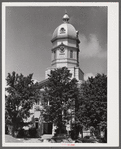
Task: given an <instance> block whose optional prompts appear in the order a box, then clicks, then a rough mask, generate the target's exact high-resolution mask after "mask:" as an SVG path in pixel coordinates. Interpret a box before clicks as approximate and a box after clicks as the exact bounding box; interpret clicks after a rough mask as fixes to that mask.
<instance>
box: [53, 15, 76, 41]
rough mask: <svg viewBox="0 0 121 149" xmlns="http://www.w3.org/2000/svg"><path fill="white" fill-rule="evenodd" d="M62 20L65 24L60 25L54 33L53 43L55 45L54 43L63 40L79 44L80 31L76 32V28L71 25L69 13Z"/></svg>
mask: <svg viewBox="0 0 121 149" xmlns="http://www.w3.org/2000/svg"><path fill="white" fill-rule="evenodd" d="M62 20H63V23H62V24H61V25H59V26H58V27H57V28H56V29H55V31H54V32H53V35H52V40H51V42H52V43H53V42H54V41H56V40H58V39H62V38H63V39H65V38H68V39H73V40H77V41H78V42H79V39H78V31H76V29H75V27H74V26H73V25H71V24H70V23H69V16H68V14H67V13H65V15H64V16H63V18H62Z"/></svg>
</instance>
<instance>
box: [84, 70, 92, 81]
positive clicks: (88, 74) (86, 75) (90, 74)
mask: <svg viewBox="0 0 121 149" xmlns="http://www.w3.org/2000/svg"><path fill="white" fill-rule="evenodd" d="M88 77H89V78H90V77H94V75H93V73H91V72H90V73H86V74H84V80H85V81H86V80H87V79H88Z"/></svg>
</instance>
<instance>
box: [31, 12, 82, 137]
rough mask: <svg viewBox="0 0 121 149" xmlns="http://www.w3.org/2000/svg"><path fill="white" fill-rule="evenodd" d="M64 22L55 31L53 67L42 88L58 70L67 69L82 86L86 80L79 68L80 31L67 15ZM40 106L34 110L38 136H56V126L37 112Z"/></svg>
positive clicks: (47, 70)
mask: <svg viewBox="0 0 121 149" xmlns="http://www.w3.org/2000/svg"><path fill="white" fill-rule="evenodd" d="M62 20H63V23H62V24H61V25H59V26H58V27H57V28H56V29H55V30H54V32H53V35H52V39H51V42H52V49H51V66H50V67H49V68H47V69H46V71H45V80H43V81H42V82H40V83H39V87H40V88H42V87H43V86H44V85H45V84H46V83H47V81H48V74H50V72H51V70H54V69H57V68H62V67H67V68H68V70H70V73H71V74H72V78H76V79H77V80H78V82H79V84H81V82H82V81H83V78H84V73H83V71H82V70H81V69H80V67H79V52H80V50H79V43H80V40H79V37H78V35H79V31H77V30H76V29H75V27H74V26H73V25H71V24H70V23H69V16H68V14H67V13H65V15H64V16H63V18H62ZM38 105H39V106H40V107H41V101H40V103H38V104H36V105H35V108H34V119H35V121H34V122H35V127H36V128H37V129H38V135H39V136H41V135H42V134H53V135H54V130H55V126H53V124H51V123H46V122H44V119H43V117H42V115H41V112H40V111H39V110H37V106H38ZM41 108H42V107H41Z"/></svg>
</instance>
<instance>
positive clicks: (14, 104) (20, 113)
mask: <svg viewBox="0 0 121 149" xmlns="http://www.w3.org/2000/svg"><path fill="white" fill-rule="evenodd" d="M32 76H33V74H29V75H28V76H27V77H24V76H23V75H22V74H20V75H18V74H16V73H15V72H12V74H10V73H8V76H7V78H6V81H7V86H8V87H7V88H6V91H7V93H8V95H7V96H6V97H5V123H6V125H11V126H12V127H13V130H12V135H13V136H14V133H15V131H17V130H19V129H21V128H22V127H23V126H24V125H25V123H24V121H25V120H26V119H27V118H28V117H29V116H30V109H31V108H32V106H33V103H34V102H36V100H37V98H38V95H39V91H38V90H37V89H35V88H34V86H35V84H34V83H33V80H32Z"/></svg>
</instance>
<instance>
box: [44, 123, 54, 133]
mask: <svg viewBox="0 0 121 149" xmlns="http://www.w3.org/2000/svg"><path fill="white" fill-rule="evenodd" d="M43 130H44V131H43V132H44V134H52V123H43Z"/></svg>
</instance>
